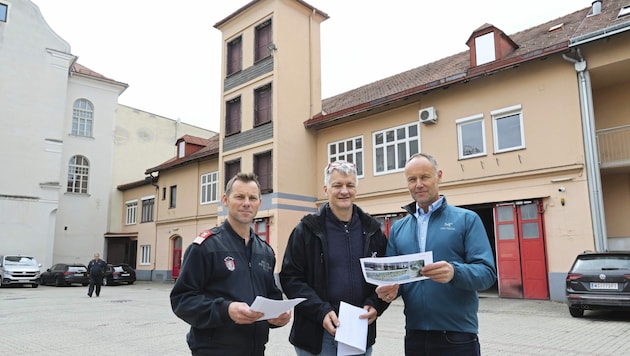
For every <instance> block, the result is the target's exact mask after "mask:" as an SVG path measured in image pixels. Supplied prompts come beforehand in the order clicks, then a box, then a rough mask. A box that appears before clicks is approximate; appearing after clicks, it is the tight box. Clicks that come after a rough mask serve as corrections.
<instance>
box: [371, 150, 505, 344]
mask: <svg viewBox="0 0 630 356" xmlns="http://www.w3.org/2000/svg"><path fill="white" fill-rule="evenodd" d="M405 178H406V180H407V187H408V189H409V193H410V194H411V197H412V198H413V200H414V201H413V202H412V203H410V204H408V205H406V206H404V207H403V208H404V209H405V210H406V211H407V212H408V213H409V214H408V215H407V216H406V217H404V218H403V219H401V220H399V221H397V222H395V223H394V224H393V225H392V227H391V230H390V235H389V240H388V244H387V255H388V256H397V255H407V254H414V253H419V252H425V251H426V252H428V251H432V253H433V261H434V263H431V264H427V265H425V266H424V267H423V268H422V270H421V273H422V275H423V276H425V277H429V279H427V280H421V281H417V282H412V283H406V284H402V285H398V284H394V285H388V286H380V287H378V288H377V289H376V291H377V293H378V295H379V297H380V298H381V299H383V300H384V301H388V302H391V301H392V300H393V299H395V298H396V297H397V296H398V295H401V296H402V298H403V301H404V304H405V308H404V313H405V324H406V325H405V329H406V334H405V355H407V356H420V355H422V356H447V355H458V356H459V355H467V356H468V355H480V354H481V351H480V343H479V339H478V336H477V335H478V328H479V326H478V324H479V323H478V318H477V313H478V309H479V299H478V294H477V292H478V291H481V290H485V289H488V288H490V287H491V286H492V285H493V284H494V283H495V282H496V277H497V276H496V269H495V265H494V257H493V255H492V248H491V247H490V242H489V241H488V236H487V234H486V231H485V228H484V226H483V223H482V222H481V219H480V218H479V216H478V215H477V214H476V213H475V212H473V211H470V210H467V209H463V208H459V207H455V206H452V205H448V203H447V202H446V197H444V196H443V195H440V194H439V191H438V186H439V184H440V183H441V180H442V171H441V170H440V169H439V168H438V164H437V161H436V160H435V158H433V156H431V155H428V154H425V153H417V154H414V155H413V156H411V157H410V158H409V159H408V160H407V163H406V165H405Z"/></svg>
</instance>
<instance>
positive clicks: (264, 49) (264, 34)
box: [254, 20, 273, 62]
mask: <svg viewBox="0 0 630 356" xmlns="http://www.w3.org/2000/svg"><path fill="white" fill-rule="evenodd" d="M272 43H273V39H272V36H271V20H267V21H265V22H263V23H262V24H260V25H258V26H256V33H255V46H256V47H255V48H254V61H255V62H258V61H259V60H261V59H263V58H267V57H269V56H270V55H271V50H272V48H273V46H271V44H272Z"/></svg>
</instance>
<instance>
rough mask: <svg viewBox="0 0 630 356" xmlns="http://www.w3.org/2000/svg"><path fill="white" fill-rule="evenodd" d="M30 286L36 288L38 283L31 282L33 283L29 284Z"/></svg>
mask: <svg viewBox="0 0 630 356" xmlns="http://www.w3.org/2000/svg"><path fill="white" fill-rule="evenodd" d="M31 287H33V288H37V287H39V284H37V283H33V284H31Z"/></svg>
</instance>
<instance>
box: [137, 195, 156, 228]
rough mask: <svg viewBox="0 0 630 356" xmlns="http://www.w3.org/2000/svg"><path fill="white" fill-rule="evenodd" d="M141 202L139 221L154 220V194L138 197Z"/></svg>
mask: <svg viewBox="0 0 630 356" xmlns="http://www.w3.org/2000/svg"><path fill="white" fill-rule="evenodd" d="M140 201H141V202H142V210H141V214H142V215H141V218H140V222H141V223H147V222H153V221H154V220H155V216H154V215H155V195H149V196H146V197H142V198H140Z"/></svg>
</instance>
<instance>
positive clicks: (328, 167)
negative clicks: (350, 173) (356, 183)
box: [326, 161, 357, 171]
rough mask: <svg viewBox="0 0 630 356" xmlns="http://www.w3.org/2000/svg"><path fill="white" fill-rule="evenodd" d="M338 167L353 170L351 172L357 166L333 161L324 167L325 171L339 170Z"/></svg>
mask: <svg viewBox="0 0 630 356" xmlns="http://www.w3.org/2000/svg"><path fill="white" fill-rule="evenodd" d="M339 167H348V168H350V169H353V170H354V169H356V168H357V166H356V165H355V164H354V163H352V162H346V161H334V162H330V163H328V166H327V167H326V170H327V171H330V170H332V169H335V168H339Z"/></svg>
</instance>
